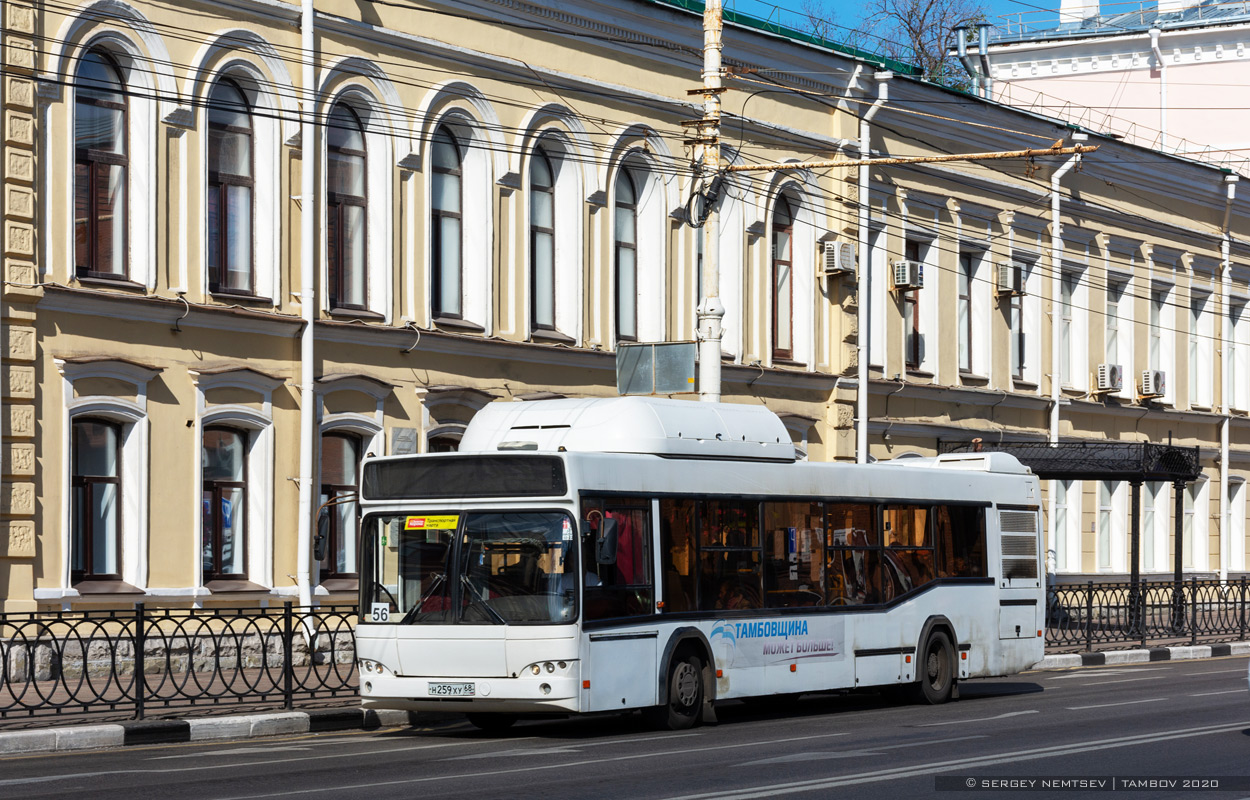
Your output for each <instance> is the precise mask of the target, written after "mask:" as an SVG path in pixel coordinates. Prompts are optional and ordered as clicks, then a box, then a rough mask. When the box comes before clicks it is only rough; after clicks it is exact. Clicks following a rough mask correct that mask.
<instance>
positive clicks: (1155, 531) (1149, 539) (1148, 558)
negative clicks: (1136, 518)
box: [1141, 481, 1171, 572]
mask: <svg viewBox="0 0 1250 800" xmlns="http://www.w3.org/2000/svg"><path fill="white" fill-rule="evenodd" d="M1169 508H1170V506H1169V505H1168V484H1167V483H1164V482H1162V481H1148V482H1146V483H1144V484H1142V490H1141V568H1142V571H1143V572H1166V571H1167V569H1168V565H1167V543H1168V531H1169V527H1168V520H1169V518H1170V516H1171V515H1170V514H1169Z"/></svg>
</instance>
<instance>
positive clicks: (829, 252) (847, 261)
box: [822, 242, 855, 275]
mask: <svg viewBox="0 0 1250 800" xmlns="http://www.w3.org/2000/svg"><path fill="white" fill-rule="evenodd" d="M822 268H823V270H824V273H825V275H848V274H854V273H855V246H854V245H852V244H851V243H850V242H825V247H824V261H823V262H822Z"/></svg>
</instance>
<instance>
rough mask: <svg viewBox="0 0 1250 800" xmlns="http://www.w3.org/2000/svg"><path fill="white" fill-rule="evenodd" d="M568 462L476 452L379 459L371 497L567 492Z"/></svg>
mask: <svg viewBox="0 0 1250 800" xmlns="http://www.w3.org/2000/svg"><path fill="white" fill-rule="evenodd" d="M567 492H568V484H567V483H566V482H565V479H564V462H563V461H561V460H560V459H559V458H555V457H552V456H524V455H500V456H496V455H473V456H449V457H444V458H429V459H427V458H412V459H402V460H395V461H374V462H371V463H369V464H367V465H366V466H365V474H364V485H363V493H364V497H365V499H366V500H400V499H405V498H408V499H417V500H420V499H427V498H431V497H509V496H518V497H562V496H563V495H565V494H566V493H567Z"/></svg>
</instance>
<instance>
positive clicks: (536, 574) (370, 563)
mask: <svg viewBox="0 0 1250 800" xmlns="http://www.w3.org/2000/svg"><path fill="white" fill-rule="evenodd" d="M575 531H576V528H575V527H574V522H573V520H572V519H571V518H570V517H569V516H568V515H567V514H565V513H563V512H557V511H539V512H534V511H525V512H474V513H463V514H462V513H456V512H439V513H423V514H392V515H379V516H370V517H367V518H366V519H365V521H364V523H363V525H362V526H361V541H362V544H363V546H364V550H365V554H364V555H365V566H366V573H367V578H366V580H365V581H363V582H362V586H361V590H362V591H361V607H362V615H361V616H362V618H363V619H365V620H373V621H381V620H383V619H385V620H386V621H387V622H389V623H390V624H395V623H399V624H401V625H452V624H474V625H481V624H487V625H490V624H494V625H506V624H530V625H553V624H560V623H566V622H573V621H574V620H575V619H576V618H577V609H576V585H577V584H576V577H577V575H578V574H579V572H578V571H577V564H576V560H577V547H576V541H577V539H576V535H575ZM379 608H384V609H385V613H383V614H379V613H378V610H379ZM370 612H372V613H370Z"/></svg>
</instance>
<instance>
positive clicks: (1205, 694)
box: [1190, 670, 1245, 697]
mask: <svg viewBox="0 0 1250 800" xmlns="http://www.w3.org/2000/svg"><path fill="white" fill-rule="evenodd" d="M1240 671H1241V670H1238V672H1240ZM1244 691H1245V689H1225V690H1224V691H1222V692H1198V693H1197V694H1191V695H1190V697H1210V696H1211V695H1213V694H1241V693H1242V692H1244Z"/></svg>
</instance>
